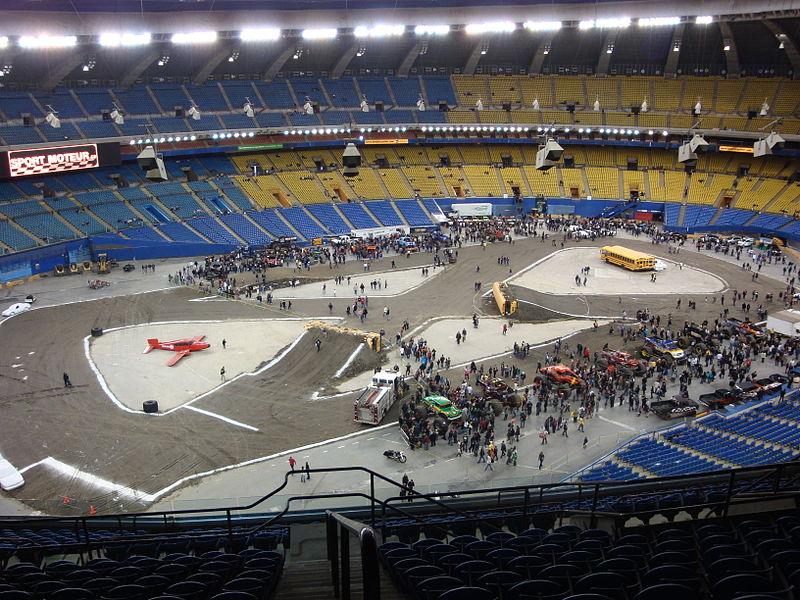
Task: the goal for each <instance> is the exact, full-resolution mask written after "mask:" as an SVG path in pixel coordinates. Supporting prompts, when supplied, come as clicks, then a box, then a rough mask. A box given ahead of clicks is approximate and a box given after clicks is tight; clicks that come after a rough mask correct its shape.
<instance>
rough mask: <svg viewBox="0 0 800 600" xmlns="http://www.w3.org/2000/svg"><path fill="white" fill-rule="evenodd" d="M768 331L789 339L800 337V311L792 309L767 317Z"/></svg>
mask: <svg viewBox="0 0 800 600" xmlns="http://www.w3.org/2000/svg"><path fill="white" fill-rule="evenodd" d="M767 329H769V330H771V331H775V332H776V333H780V334H781V335H785V336H788V337H797V336H798V335H800V311H798V310H794V309H792V308H790V309H787V310H781V311H778V312H776V313H772V314H769V315H767Z"/></svg>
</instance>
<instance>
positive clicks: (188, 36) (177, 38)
mask: <svg viewBox="0 0 800 600" xmlns="http://www.w3.org/2000/svg"><path fill="white" fill-rule="evenodd" d="M170 41H171V42H172V43H173V44H212V43H214V42H216V41H217V32H216V31H193V32H191V33H173V34H172V37H171V38H170Z"/></svg>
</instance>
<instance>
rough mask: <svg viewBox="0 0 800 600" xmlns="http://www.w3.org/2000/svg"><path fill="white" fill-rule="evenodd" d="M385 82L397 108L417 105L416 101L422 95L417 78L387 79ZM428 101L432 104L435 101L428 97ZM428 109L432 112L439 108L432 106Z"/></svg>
mask: <svg viewBox="0 0 800 600" xmlns="http://www.w3.org/2000/svg"><path fill="white" fill-rule="evenodd" d="M387 81H388V83H389V87H390V88H391V90H392V93H393V94H394V97H395V100H397V106H416V105H417V100H419V97H420V94H421V93H422V88H421V87H420V84H419V77H408V78H400V77H388V78H387ZM429 101H430V102H432V103H435V102H436V100H434V99H431V98H430V97H429ZM428 108H430V109H431V110H433V111H438V108H439V107H438V106H436V105H435V104H433V105H432V106H430V107H428Z"/></svg>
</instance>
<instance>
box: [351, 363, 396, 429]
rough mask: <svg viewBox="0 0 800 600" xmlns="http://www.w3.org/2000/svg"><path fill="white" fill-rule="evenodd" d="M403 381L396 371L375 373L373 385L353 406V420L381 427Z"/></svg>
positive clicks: (362, 393)
mask: <svg viewBox="0 0 800 600" xmlns="http://www.w3.org/2000/svg"><path fill="white" fill-rule="evenodd" d="M402 380H403V378H402V377H400V375H399V374H398V373H397V372H395V371H378V372H377V373H375V375H373V377H372V384H371V385H369V386H368V387H367V389H365V390H364V391H363V392H361V394H360V395H359V396H358V398H356V401H355V402H354V404H353V420H354V421H355V422H356V423H365V424H367V425H379V424H380V422H381V421H382V420H383V417H384V416H386V413H387V412H389V409H390V408H391V407H392V404H394V401H395V399H396V398H397V392H398V387H399V385H400V384H401V382H402Z"/></svg>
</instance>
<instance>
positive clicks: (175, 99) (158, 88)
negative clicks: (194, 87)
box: [150, 83, 191, 113]
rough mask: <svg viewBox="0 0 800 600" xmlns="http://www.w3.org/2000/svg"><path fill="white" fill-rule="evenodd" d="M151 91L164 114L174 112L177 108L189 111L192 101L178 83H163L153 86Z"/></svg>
mask: <svg viewBox="0 0 800 600" xmlns="http://www.w3.org/2000/svg"><path fill="white" fill-rule="evenodd" d="M150 91H151V92H153V96H155V98H156V100H157V101H158V104H159V105H160V106H161V109H162V110H163V112H165V113H167V112H172V111H173V110H174V109H175V108H178V107H181V108H185V109H187V110H188V108H189V107H190V106H191V101H190V100H189V98H188V97H187V96H186V93H185V92H184V91H183V86H182V85H180V84H177V83H161V84H157V85H151V86H150Z"/></svg>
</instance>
